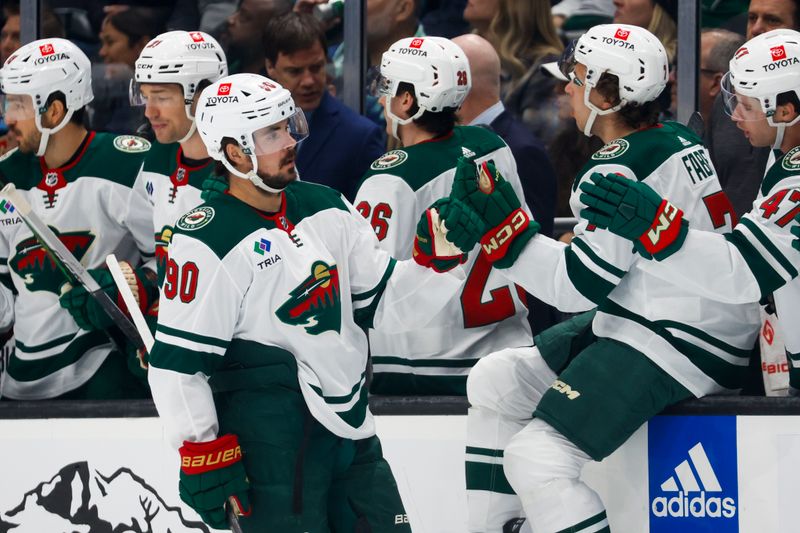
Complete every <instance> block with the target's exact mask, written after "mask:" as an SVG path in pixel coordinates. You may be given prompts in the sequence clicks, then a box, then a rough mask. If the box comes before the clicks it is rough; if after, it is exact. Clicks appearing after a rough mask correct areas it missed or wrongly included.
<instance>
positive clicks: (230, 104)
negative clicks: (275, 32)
mask: <svg viewBox="0 0 800 533" xmlns="http://www.w3.org/2000/svg"><path fill="white" fill-rule="evenodd" d="M196 123H197V130H198V131H199V132H200V136H201V138H202V139H203V143H205V145H206V149H207V150H208V155H209V156H210V157H212V158H213V159H215V160H217V161H221V162H222V164H223V165H225V168H227V169H228V170H229V171H230V172H231V174H233V175H235V176H238V177H240V178H244V179H249V180H250V181H251V182H253V184H254V185H255V186H256V187H259V188H261V189H263V190H265V191H268V192H272V193H278V192H280V191H281V190H282V189H274V188H272V187H269V186H267V185H266V184H264V182H263V180H262V179H261V178H260V177H259V176H258V174H257V171H258V161H257V160H256V157H257V156H259V155H266V154H270V153H275V152H278V151H280V150H283V149H286V148H290V147H292V146H294V145H295V144H297V143H298V142H300V141H302V140H303V139H305V138H306V137H307V136H308V124H307V123H306V117H305V115H304V114H303V111H302V110H301V109H300V108H299V107H297V106H296V105H295V103H294V100H292V95H291V93H290V92H289V91H288V90H286V89H284V88H283V87H282V86H281V85H279V84H278V83H277V82H274V81H272V80H270V79H269V78H265V77H264V76H259V75H258V74H234V75H233V76H228V77H225V78H222V79H221V80H218V81H216V82H214V83H213V84H211V85H209V86H208V87H206V88H205V89H203V92H202V93H200V99H199V101H198V103H197V112H196ZM276 124H279V125H280V124H285V127H281V128H276V127H271V126H274V125H276ZM226 137H227V138H230V139H233V140H234V141H236V142H237V143H239V146H241V148H242V150H243V151H244V153H245V154H247V155H249V156H250V160H251V161H252V163H253V169H252V170H251V171H250V172H248V173H246V174H245V173H243V172H241V171H239V170H237V169H236V168H234V166H233V165H232V164H231V163H230V161H228V158H227V157H226V155H225V152H224V149H223V146H222V140H223V139H225V138H226Z"/></svg>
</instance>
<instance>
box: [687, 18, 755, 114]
mask: <svg viewBox="0 0 800 533" xmlns="http://www.w3.org/2000/svg"><path fill="white" fill-rule="evenodd" d="M743 43H744V37H743V36H742V35H739V34H738V33H734V32H732V31H728V30H723V29H719V28H707V29H704V30H703V31H702V32H701V33H700V73H699V77H700V83H699V91H698V94H697V98H698V104H699V108H700V115H701V116H702V117H703V118H704V119H705V118H707V117H710V116H711V109H712V108H713V107H714V99H715V98H716V97H717V95H718V94H719V93H720V85H719V84H720V80H722V76H723V75H724V74H725V73H726V72H728V62H729V61H730V60H731V58H732V57H733V54H735V53H736V50H738V49H739V47H741V46H742V44H743Z"/></svg>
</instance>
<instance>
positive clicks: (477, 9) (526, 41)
mask: <svg viewBox="0 0 800 533" xmlns="http://www.w3.org/2000/svg"><path fill="white" fill-rule="evenodd" d="M489 13H491V14H492V18H491V22H490V23H489V24H488V26H487V25H486V16H487V14H489ZM464 18H465V19H466V20H467V21H469V22H470V23H471V24H472V25H473V26H474V27H475V29H476V31H477V33H478V34H480V35H482V36H484V37H486V39H487V40H488V41H489V42H490V43H492V45H493V46H494V48H495V50H497V54H498V55H499V56H500V64H501V66H502V84H501V91H500V94H501V97H502V100H503V104H504V105H505V106H506V109H508V110H509V112H510V113H512V114H513V115H515V116H516V117H518V118H521V119H522V120H523V121H524V122H525V124H526V125H527V126H528V128H530V130H531V131H532V132H533V134H534V135H536V136H537V137H538V138H540V139H542V140H543V141H544V142H549V141H550V140H551V138H552V136H553V134H554V132H555V131H556V130H557V129H558V117H557V115H558V111H557V108H556V105H555V93H554V91H553V89H554V87H555V81H554V80H553V79H552V78H550V77H548V76H546V75H544V74H543V73H542V72H541V70H540V67H541V65H542V64H544V63H549V62H552V61H555V60H557V59H558V57H559V55H560V54H561V50H562V49H563V46H562V45H561V41H560V40H559V39H558V35H557V34H556V30H555V27H554V26H553V19H552V16H551V14H550V3H549V2H548V1H547V0H531V1H528V2H518V1H516V0H473V1H471V2H470V3H468V4H467V8H466V9H465V10H464Z"/></svg>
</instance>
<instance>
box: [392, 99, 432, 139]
mask: <svg viewBox="0 0 800 533" xmlns="http://www.w3.org/2000/svg"><path fill="white" fill-rule="evenodd" d="M392 98H394V97H393V96H387V97H386V105H385V106H384V110H385V111H386V116H387V117H389V118H390V119H391V120H392V137H394V138H395V139H397V140H398V141H402V139H400V134H399V133H398V132H397V128H399V127H400V126H405V125H406V124H410V123H411V122H413V121H414V120H416V119H418V118H419V117H421V116H422V114H423V113H424V112H425V110H424V109H422V108H421V107H419V108H418V109H417V112H416V113H414V116H411V117H408V118H400V117H398V116H397V115H395V114H394V113H392Z"/></svg>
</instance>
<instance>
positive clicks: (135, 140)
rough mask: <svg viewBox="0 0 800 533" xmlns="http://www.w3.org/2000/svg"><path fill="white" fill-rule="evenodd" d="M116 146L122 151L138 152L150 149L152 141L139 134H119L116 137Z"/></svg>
mask: <svg viewBox="0 0 800 533" xmlns="http://www.w3.org/2000/svg"><path fill="white" fill-rule="evenodd" d="M114 148H116V149H117V150H119V151H120V152H128V153H131V154H138V153H141V152H146V151H148V150H150V141H148V140H147V139H144V138H142V137H139V136H137V135H117V136H116V137H114Z"/></svg>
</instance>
